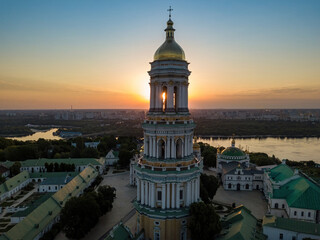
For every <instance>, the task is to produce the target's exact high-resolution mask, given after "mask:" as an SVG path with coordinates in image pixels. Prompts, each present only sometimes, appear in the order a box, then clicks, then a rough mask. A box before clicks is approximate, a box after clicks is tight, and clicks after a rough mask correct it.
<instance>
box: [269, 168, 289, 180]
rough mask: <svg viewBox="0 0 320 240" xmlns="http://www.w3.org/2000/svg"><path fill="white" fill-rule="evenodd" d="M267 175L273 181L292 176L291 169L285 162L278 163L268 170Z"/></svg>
mask: <svg viewBox="0 0 320 240" xmlns="http://www.w3.org/2000/svg"><path fill="white" fill-rule="evenodd" d="M268 174H269V177H270V178H271V179H272V180H273V181H275V182H281V181H283V180H285V179H287V178H290V177H292V176H293V174H294V172H293V170H292V169H291V168H290V167H289V166H288V165H286V164H279V165H278V166H276V167H274V168H272V169H270V170H269V173H268Z"/></svg>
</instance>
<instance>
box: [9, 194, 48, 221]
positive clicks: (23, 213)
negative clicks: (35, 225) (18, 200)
mask: <svg viewBox="0 0 320 240" xmlns="http://www.w3.org/2000/svg"><path fill="white" fill-rule="evenodd" d="M53 194H54V193H45V194H44V195H43V196H41V197H40V198H39V199H37V200H36V201H35V202H34V203H32V204H31V205H30V206H28V208H27V209H25V210H23V211H19V212H15V213H14V214H13V215H12V216H11V217H26V216H28V215H29V214H30V213H31V212H33V210H35V209H36V208H37V207H39V206H40V205H41V204H42V203H44V202H45V201H47V200H48V199H49V198H50V197H51V196H52V195H53Z"/></svg>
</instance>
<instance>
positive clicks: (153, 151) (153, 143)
mask: <svg viewBox="0 0 320 240" xmlns="http://www.w3.org/2000/svg"><path fill="white" fill-rule="evenodd" d="M152 157H157V155H156V137H152Z"/></svg>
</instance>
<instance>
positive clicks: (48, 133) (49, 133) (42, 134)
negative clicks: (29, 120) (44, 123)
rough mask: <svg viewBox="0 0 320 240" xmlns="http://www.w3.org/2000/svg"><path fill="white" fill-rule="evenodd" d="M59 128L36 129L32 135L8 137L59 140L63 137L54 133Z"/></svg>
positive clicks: (21, 139)
mask: <svg viewBox="0 0 320 240" xmlns="http://www.w3.org/2000/svg"><path fill="white" fill-rule="evenodd" d="M57 130H58V128H51V129H50V130H44V131H42V130H41V131H40V130H34V131H35V133H34V134H32V135H28V136H24V137H8V139H14V140H19V141H29V140H33V141H37V140H38V139H39V138H44V139H46V140H59V139H62V138H61V137H60V136H55V135H53V133H54V132H56V131H57Z"/></svg>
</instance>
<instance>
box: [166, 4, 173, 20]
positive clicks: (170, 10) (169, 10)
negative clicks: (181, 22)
mask: <svg viewBox="0 0 320 240" xmlns="http://www.w3.org/2000/svg"><path fill="white" fill-rule="evenodd" d="M167 11H168V12H169V18H171V12H172V11H173V9H172V8H171V6H170V7H169V9H168V10H167Z"/></svg>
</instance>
